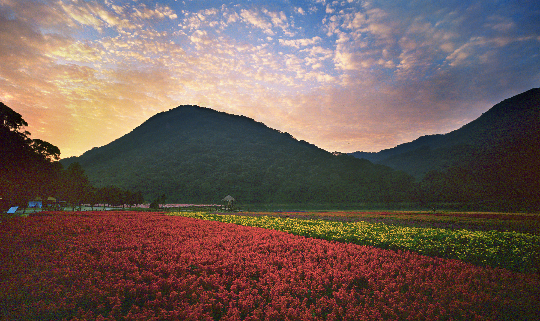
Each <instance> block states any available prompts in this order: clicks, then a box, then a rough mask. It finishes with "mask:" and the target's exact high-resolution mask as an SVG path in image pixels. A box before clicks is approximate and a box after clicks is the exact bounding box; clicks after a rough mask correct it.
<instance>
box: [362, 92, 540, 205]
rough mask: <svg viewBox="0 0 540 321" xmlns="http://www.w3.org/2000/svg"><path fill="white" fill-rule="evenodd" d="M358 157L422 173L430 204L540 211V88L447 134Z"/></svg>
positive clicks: (421, 195) (422, 192) (422, 197)
mask: <svg viewBox="0 0 540 321" xmlns="http://www.w3.org/2000/svg"><path fill="white" fill-rule="evenodd" d="M353 155H355V156H356V157H361V158H366V159H370V160H372V161H373V162H375V163H379V164H384V165H387V166H390V167H392V168H394V169H399V170H403V171H404V172H407V173H409V174H411V175H414V176H416V178H417V179H418V180H419V182H418V189H417V200H418V201H420V202H421V203H424V204H433V203H438V204H441V203H446V204H448V203H452V204H461V205H460V206H463V205H464V204H466V205H467V204H468V205H467V206H469V205H470V206H471V207H474V208H482V209H496V210H506V211H521V210H526V211H534V212H538V211H540V89H539V88H537V89H531V90H529V91H527V92H524V93H522V94H519V95H517V96H514V97H512V98H510V99H507V100H504V101H503V102H501V103H499V104H497V105H495V106H494V107H492V108H491V109H490V110H489V111H487V112H486V113H484V114H483V115H482V116H480V117H479V118H478V119H476V120H474V121H472V122H471V123H469V124H467V125H465V126H463V127H462V128H460V129H458V130H455V131H453V132H450V133H448V134H446V135H432V136H423V137H420V138H419V139H417V140H415V141H413V142H410V143H407V144H402V145H399V146H397V147H395V148H391V149H387V150H383V151H381V152H379V153H367V154H366V153H361V152H360V153H353Z"/></svg>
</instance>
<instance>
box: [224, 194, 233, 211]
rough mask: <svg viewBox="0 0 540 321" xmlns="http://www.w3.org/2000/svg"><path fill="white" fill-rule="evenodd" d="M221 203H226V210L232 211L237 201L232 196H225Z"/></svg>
mask: <svg viewBox="0 0 540 321" xmlns="http://www.w3.org/2000/svg"><path fill="white" fill-rule="evenodd" d="M221 201H222V202H225V210H227V211H230V210H232V209H233V208H234V201H235V199H234V197H232V196H231V195H227V196H225V198H223V199H222V200H221Z"/></svg>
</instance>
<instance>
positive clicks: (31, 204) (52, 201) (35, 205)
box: [28, 196, 56, 208]
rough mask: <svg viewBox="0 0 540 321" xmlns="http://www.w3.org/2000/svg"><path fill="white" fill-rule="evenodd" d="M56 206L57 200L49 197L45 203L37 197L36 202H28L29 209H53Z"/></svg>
mask: <svg viewBox="0 0 540 321" xmlns="http://www.w3.org/2000/svg"><path fill="white" fill-rule="evenodd" d="M55 204H56V198H54V197H50V196H49V197H47V199H46V200H45V201H43V200H42V199H41V197H36V198H35V199H34V200H32V201H30V202H28V207H29V208H42V207H43V206H46V207H52V206H54V205H55Z"/></svg>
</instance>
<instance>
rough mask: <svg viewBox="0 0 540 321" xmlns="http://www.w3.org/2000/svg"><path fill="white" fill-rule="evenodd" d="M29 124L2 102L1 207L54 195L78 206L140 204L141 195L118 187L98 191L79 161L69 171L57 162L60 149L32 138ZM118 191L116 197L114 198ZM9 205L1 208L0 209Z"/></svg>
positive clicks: (0, 126) (0, 130)
mask: <svg viewBox="0 0 540 321" xmlns="http://www.w3.org/2000/svg"><path fill="white" fill-rule="evenodd" d="M25 126H28V123H27V122H26V121H25V120H24V119H23V117H22V115H20V114H19V113H17V112H15V111H14V110H12V109H11V108H9V107H8V106H6V105H4V104H3V103H1V102H0V155H2V166H1V167H0V200H2V203H1V204H0V205H1V206H2V207H9V206H13V205H18V206H20V207H22V208H25V207H26V206H27V204H28V201H30V200H33V199H35V198H36V197H39V198H41V199H42V200H43V199H47V198H48V197H49V196H54V197H56V198H57V199H58V200H62V201H67V202H68V203H70V204H72V205H73V209H74V210H75V206H76V205H78V206H80V205H81V203H90V204H92V205H94V204H96V203H105V202H106V203H114V204H122V205H123V204H137V203H138V204H140V203H142V202H143V201H144V200H143V199H142V194H141V193H140V192H139V193H134V192H132V191H130V190H123V189H119V188H117V187H109V188H106V189H105V190H104V191H102V193H98V192H97V191H96V190H95V188H93V187H92V186H91V184H90V182H89V180H88V177H87V176H86V174H85V172H84V169H83V168H82V167H81V165H80V164H79V163H77V162H72V163H70V164H69V166H68V167H67V169H66V170H64V169H63V167H62V164H61V163H59V162H58V159H59V158H60V149H59V148H58V147H56V146H54V145H52V144H51V143H48V142H46V141H43V140H41V139H31V138H30V137H29V136H30V133H29V132H27V131H23V128H24V127H25ZM113 189H114V193H119V194H121V195H117V196H116V198H114V199H113V198H111V197H112V195H113V194H114V193H113V192H111V190H113ZM5 209H6V208H0V211H3V210H5Z"/></svg>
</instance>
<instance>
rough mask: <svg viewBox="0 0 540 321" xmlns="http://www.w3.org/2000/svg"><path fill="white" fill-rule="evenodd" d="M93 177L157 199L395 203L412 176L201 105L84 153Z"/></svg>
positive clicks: (162, 116)
mask: <svg viewBox="0 0 540 321" xmlns="http://www.w3.org/2000/svg"><path fill="white" fill-rule="evenodd" d="M61 162H62V163H63V165H64V166H68V165H69V164H70V163H72V162H79V163H80V164H81V166H82V167H83V168H84V170H85V171H86V174H87V175H88V177H89V179H90V181H91V183H92V184H93V185H95V186H97V187H100V186H106V185H110V184H114V185H117V186H119V187H122V188H127V189H131V190H134V191H141V192H142V193H143V195H144V196H145V199H147V200H152V199H154V198H156V197H158V196H159V195H162V194H165V195H166V196H167V202H219V201H220V200H221V199H222V198H223V197H224V196H225V195H227V194H230V195H232V196H234V197H235V198H236V199H237V200H238V201H240V202H243V203H268V202H274V203H277V202H347V203H349V202H391V201H400V200H403V199H405V198H406V197H408V195H410V191H411V189H412V180H413V179H412V177H410V176H409V175H406V174H404V173H401V172H396V171H394V170H392V169H390V168H388V167H386V166H383V165H375V164H373V163H371V162H369V161H367V160H360V159H356V158H354V157H351V156H348V155H341V156H334V155H332V154H331V153H329V152H326V151H324V150H322V149H320V148H317V147H316V146H314V145H311V144H309V143H307V142H305V141H298V140H296V139H295V138H293V137H292V136H291V135H290V134H287V133H283V132H280V131H277V130H274V129H271V128H268V127H267V126H265V125H264V124H262V123H258V122H256V121H254V120H252V119H250V118H247V117H244V116H236V115H231V114H227V113H223V112H218V111H214V110H212V109H208V108H202V107H197V106H180V107H177V108H175V109H172V110H169V111H167V112H162V113H159V114H157V115H155V116H153V117H151V118H150V119H148V120H147V121H146V122H145V123H143V124H142V125H140V126H139V127H137V128H135V129H134V130H133V131H132V132H130V133H128V134H127V135H125V136H123V137H121V138H119V139H117V140H115V141H113V142H111V143H110V144H108V145H105V146H102V147H99V148H94V149H92V150H89V151H87V152H86V153H84V154H83V155H81V156H80V157H71V158H67V159H64V160H62V161H61Z"/></svg>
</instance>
